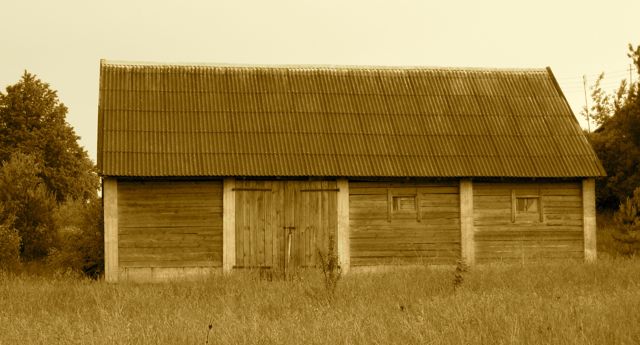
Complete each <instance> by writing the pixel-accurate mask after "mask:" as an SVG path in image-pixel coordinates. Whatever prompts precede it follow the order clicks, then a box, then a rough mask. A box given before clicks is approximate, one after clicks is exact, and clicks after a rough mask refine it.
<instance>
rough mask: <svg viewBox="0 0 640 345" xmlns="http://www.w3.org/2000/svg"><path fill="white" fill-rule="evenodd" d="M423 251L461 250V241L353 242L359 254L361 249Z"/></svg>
mask: <svg viewBox="0 0 640 345" xmlns="http://www.w3.org/2000/svg"><path fill="white" fill-rule="evenodd" d="M369 250H374V251H376V250H380V251H406V250H413V251H416V250H417V251H423V250H454V251H459V250H460V242H432V243H381V242H380V241H378V242H376V243H362V242H360V241H355V242H354V243H351V253H352V255H354V256H358V255H359V253H360V252H361V251H369Z"/></svg>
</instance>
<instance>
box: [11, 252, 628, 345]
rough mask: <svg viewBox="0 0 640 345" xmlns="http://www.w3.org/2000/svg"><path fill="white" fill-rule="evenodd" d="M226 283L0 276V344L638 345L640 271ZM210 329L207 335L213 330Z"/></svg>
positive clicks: (623, 266) (485, 271)
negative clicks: (330, 291) (331, 291)
mask: <svg viewBox="0 0 640 345" xmlns="http://www.w3.org/2000/svg"><path fill="white" fill-rule="evenodd" d="M462 275H463V276H462V282H461V283H459V285H458V287H457V288H455V289H454V287H453V285H454V283H453V282H454V278H455V273H454V268H439V269H429V268H424V269H415V270H399V271H395V272H387V273H377V274H352V275H349V276H346V277H344V278H343V279H342V280H341V281H340V285H339V286H338V288H337V290H336V291H335V295H334V296H333V297H332V298H328V297H327V293H326V291H325V288H324V282H323V278H322V276H321V273H320V272H317V271H316V272H306V273H303V274H301V275H300V278H299V279H295V280H293V281H272V282H268V281H264V280H260V279H259V276H258V275H257V274H255V275H254V274H251V273H246V274H233V275H231V276H217V277H212V278H211V279H208V280H206V281H199V282H180V283H168V284H133V283H122V284H117V285H110V284H106V283H104V282H100V281H98V282H96V281H91V280H88V279H82V278H80V277H78V276H74V275H69V274H58V275H56V276H53V277H38V276H30V275H18V276H14V275H9V274H6V273H5V274H2V275H0V344H204V343H205V341H206V339H207V334H208V335H209V343H210V344H638V343H640V328H639V327H638V325H640V261H634V260H628V259H615V258H608V259H603V260H599V261H598V262H597V263H595V264H585V263H583V262H555V263H540V264H529V265H527V266H521V265H487V266H479V267H474V268H471V269H470V270H469V271H468V272H464V273H462ZM209 324H211V325H212V328H211V330H209V329H208V325H209Z"/></svg>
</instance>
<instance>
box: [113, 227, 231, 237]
mask: <svg viewBox="0 0 640 345" xmlns="http://www.w3.org/2000/svg"><path fill="white" fill-rule="evenodd" d="M118 233H119V234H120V235H121V236H122V235H136V234H138V235H143V236H148V235H149V234H157V235H162V234H199V235H217V234H220V235H221V234H222V225H220V226H191V227H189V226H164V227H153V228H150V227H130V226H128V227H121V228H120V229H119V230H118Z"/></svg>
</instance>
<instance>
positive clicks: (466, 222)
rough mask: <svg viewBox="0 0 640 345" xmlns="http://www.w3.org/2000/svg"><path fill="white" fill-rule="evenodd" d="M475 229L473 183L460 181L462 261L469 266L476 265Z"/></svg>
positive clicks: (467, 180) (468, 180)
mask: <svg viewBox="0 0 640 345" xmlns="http://www.w3.org/2000/svg"><path fill="white" fill-rule="evenodd" d="M473 232H474V228H473V182H471V180H470V179H461V180H460V249H461V253H460V254H461V256H462V260H463V261H464V262H465V263H466V264H467V265H473V264H474V263H475V240H474V235H473Z"/></svg>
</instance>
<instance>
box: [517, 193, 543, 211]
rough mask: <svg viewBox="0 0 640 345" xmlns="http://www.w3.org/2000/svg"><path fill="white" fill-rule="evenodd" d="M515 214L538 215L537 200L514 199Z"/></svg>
mask: <svg viewBox="0 0 640 345" xmlns="http://www.w3.org/2000/svg"><path fill="white" fill-rule="evenodd" d="M516 212H518V213H538V198H520V197H517V198H516Z"/></svg>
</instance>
